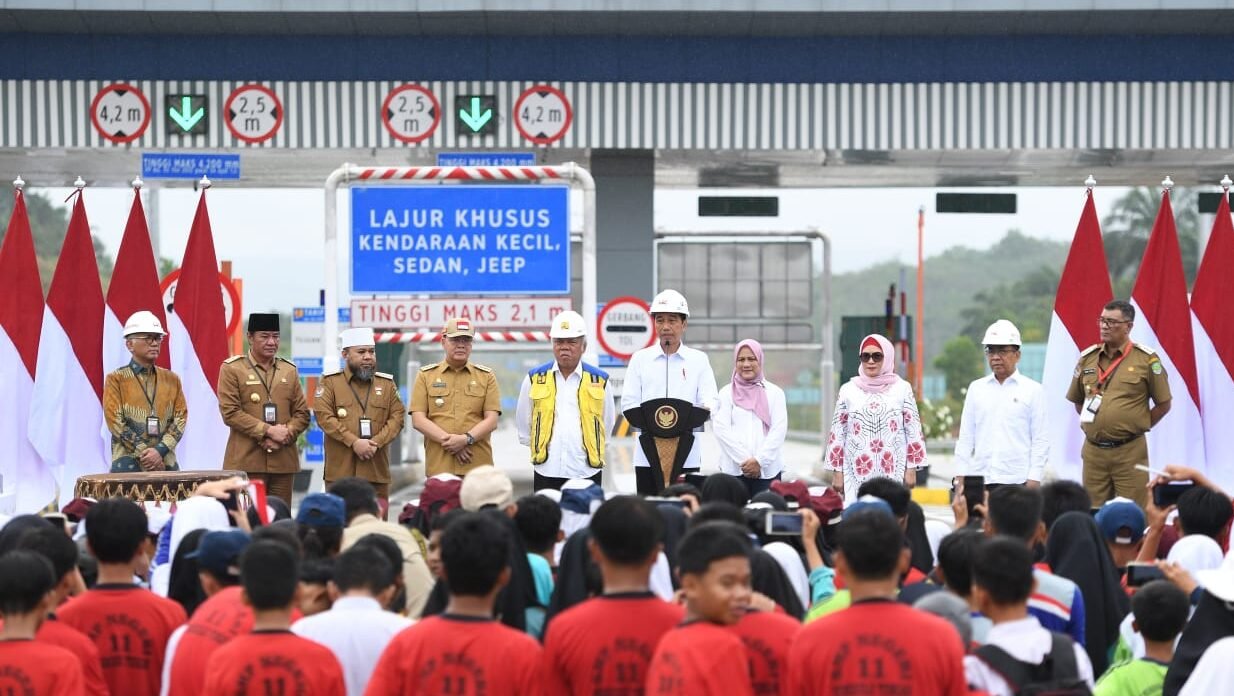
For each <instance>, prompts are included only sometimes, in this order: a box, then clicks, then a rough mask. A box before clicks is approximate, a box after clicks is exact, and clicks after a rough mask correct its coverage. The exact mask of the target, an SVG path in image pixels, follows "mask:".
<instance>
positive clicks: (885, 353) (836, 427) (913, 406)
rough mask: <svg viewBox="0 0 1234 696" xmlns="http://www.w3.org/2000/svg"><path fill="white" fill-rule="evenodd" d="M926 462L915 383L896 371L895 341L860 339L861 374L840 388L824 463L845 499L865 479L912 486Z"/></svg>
mask: <svg viewBox="0 0 1234 696" xmlns="http://www.w3.org/2000/svg"><path fill="white" fill-rule="evenodd" d="M925 465H926V451H925V439H924V438H923V437H922V434H921V416H920V415H919V414H918V412H917V399H916V398H915V397H914V396H913V387H912V385H910V384H909V383H908V382H906V381H904V380H903V379H901V378H900V376H899V375H897V374H896V373H895V349H894V348H893V347H892V345H891V341H888V340H887V339H886V338H883V337H882V336H879V335H878V334H871V335H869V336H866V337H865V339H864V340H862V342H861V366H860V367H859V368H858V372H857V376H856V377H854V378H852V379H851V380H849V382H848V383H847V384H845V385H844V386H842V387H840V393H839V394H838V395H837V398H836V406H835V415H834V416H833V417H832V419H831V433H830V434H829V435H828V437H827V454H826V457H825V460H824V462H823V466H824V467H825V468H827V469H829V470H831V471H834V472H836V473H835V478H834V479H833V481H834V483H833V484H832V486H833V487H834V488H835V489H836V490H837V491H840V493H841V495H843V496H844V500H845V502H846V503H851V502H852V501H854V500H856V499H857V489H858V488H860V487H861V484H863V483H865V482H866V481H868V480H870V479H872V478H877V477H880V476H881V477H883V478H890V479H894V480H896V481H903V482H904V485H906V486H908V487H909V488H912V487H913V486H914V485H915V484H916V482H917V469H920V468H922V467H924V466H925Z"/></svg>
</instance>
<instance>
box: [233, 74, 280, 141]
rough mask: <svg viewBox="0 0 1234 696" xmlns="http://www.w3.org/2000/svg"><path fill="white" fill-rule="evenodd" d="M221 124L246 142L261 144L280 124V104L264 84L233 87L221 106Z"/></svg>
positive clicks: (270, 136)
mask: <svg viewBox="0 0 1234 696" xmlns="http://www.w3.org/2000/svg"><path fill="white" fill-rule="evenodd" d="M223 123H226V124H227V129H228V130H230V131H231V134H232V135H234V136H236V137H237V138H239V139H240V140H243V141H244V142H246V143H260V142H264V141H266V140H269V139H270V138H273V137H274V134H275V133H277V132H278V130H279V128H280V127H281V126H282V125H283V103H282V102H281V101H279V98H278V95H276V94H275V93H274V91H273V90H271V89H270V88H269V87H266V86H265V85H257V84H252V85H244V86H242V87H237V88H235V89H234V90H232V92H231V94H230V95H229V96H228V97H227V102H226V103H225V104H224V105H223Z"/></svg>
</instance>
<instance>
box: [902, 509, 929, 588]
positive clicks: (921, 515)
mask: <svg viewBox="0 0 1234 696" xmlns="http://www.w3.org/2000/svg"><path fill="white" fill-rule="evenodd" d="M904 535H905V536H906V537H908V547H909V550H910V551H911V552H912V554H913V556H912V561H911V565H912V567H914V568H916V569H917V570H920V571H921V572H922V573H924V574H926V575H929V574H930V573H931V572H933V571H934V566H935V563H934V552H933V551H931V550H930V537H929V535H927V534H926V528H925V510H922V509H921V506H920V505H918V504H917V502H916V501H913V500H910V501H909V502H908V515H907V520H906V529H905V530H904Z"/></svg>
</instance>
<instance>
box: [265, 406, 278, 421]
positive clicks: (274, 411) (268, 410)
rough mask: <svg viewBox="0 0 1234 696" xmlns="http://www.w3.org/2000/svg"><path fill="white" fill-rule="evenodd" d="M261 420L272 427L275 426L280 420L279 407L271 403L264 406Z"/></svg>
mask: <svg viewBox="0 0 1234 696" xmlns="http://www.w3.org/2000/svg"><path fill="white" fill-rule="evenodd" d="M261 418H262V420H264V421H265V422H267V423H269V424H270V425H274V424H275V422H276V419H277V418H278V407H276V406H275V405H274V404H271V403H267V404H264V405H263V406H262V407H261Z"/></svg>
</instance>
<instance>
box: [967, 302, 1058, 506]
mask: <svg viewBox="0 0 1234 696" xmlns="http://www.w3.org/2000/svg"><path fill="white" fill-rule="evenodd" d="M982 343H984V344H985V355H986V362H987V363H988V364H989V366H990V371H991V373H992V374H990V375H987V376H985V377H982V378H981V379H977V380H974V381H973V383H972V384H970V385H968V391H967V392H966V393H965V395H964V410H963V412H961V413H960V437H959V438H958V439H957V440H956V446H955V460H956V475H957V476H984V477H985V482H986V486H987V488H991V487H996V486H1003V485H1008V484H1027V485H1028V486H1029V487H1030V488H1036V487H1037V486H1039V485H1041V476H1042V474H1043V473H1044V472H1045V463H1046V458H1047V456H1048V454H1049V450H1050V443H1049V440H1048V439H1047V433H1046V420H1045V418H1046V413H1045V397H1044V395H1043V393H1042V390H1041V383H1039V382H1036V381H1034V380H1033V379H1031V378H1029V377H1026V376H1024V375H1023V374H1021V373H1020V371H1019V370H1017V369H1016V365H1018V364H1019V362H1020V330H1019V329H1018V328H1016V326H1015V324H1012V323H1011V322H1010V321H1007V320H1006V319H999V320H998V321H996V322H994V323H993V324H991V325H990V328H988V329H986V332H985V338H984V339H983V340H982Z"/></svg>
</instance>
